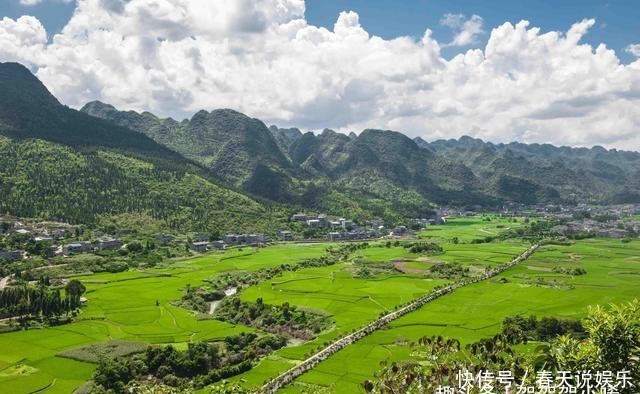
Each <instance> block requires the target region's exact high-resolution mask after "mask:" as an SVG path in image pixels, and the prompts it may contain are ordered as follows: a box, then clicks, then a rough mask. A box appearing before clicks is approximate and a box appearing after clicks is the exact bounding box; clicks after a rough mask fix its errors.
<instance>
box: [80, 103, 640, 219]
mask: <svg viewBox="0 0 640 394" xmlns="http://www.w3.org/2000/svg"><path fill="white" fill-rule="evenodd" d="M82 111H84V112H86V113H88V114H90V115H93V116H96V117H100V118H103V119H106V120H109V121H111V122H114V123H117V124H118V125H121V126H125V127H129V128H132V129H133V130H136V131H138V132H140V133H143V134H146V135H147V136H149V137H151V138H153V139H155V140H156V141H157V142H160V143H162V144H164V145H166V146H167V147H169V148H171V149H174V150H176V151H177V152H180V153H182V154H183V155H185V156H186V157H188V158H190V159H193V160H194V161H196V162H199V163H201V164H202V165H204V166H205V167H207V168H210V169H211V170H212V171H213V172H214V173H215V174H216V176H218V177H219V178H220V179H223V180H226V181H228V182H230V183H229V184H230V185H231V186H233V187H235V188H238V189H239V190H241V191H244V192H247V193H250V194H252V195H257V196H260V197H263V198H267V199H270V200H274V201H280V202H297V203H300V204H303V205H305V204H309V201H308V200H307V198H308V197H309V193H305V191H307V190H308V189H309V188H312V189H314V190H316V191H315V192H314V195H318V196H319V199H322V198H324V194H326V193H340V194H342V195H344V196H345V197H346V198H349V199H351V200H355V201H358V202H359V203H360V204H361V205H365V206H367V205H368V204H374V205H376V204H378V205H379V204H382V205H386V206H387V207H389V208H390V209H396V210H399V211H400V212H403V213H406V214H410V213H411V212H416V211H420V210H421V209H424V208H426V207H429V206H430V203H436V204H449V203H455V204H469V205H499V204H501V203H504V202H507V201H512V202H518V203H525V204H534V203H546V202H548V203H559V202H563V203H572V202H577V201H592V202H598V203H614V202H615V203H624V202H640V193H639V191H640V177H639V175H640V154H639V153H637V152H626V151H617V150H606V149H604V148H602V147H594V148H591V149H586V148H569V147H555V146H552V145H547V144H543V145H541V144H522V143H510V144H493V143H490V142H484V141H482V140H479V139H473V138H471V137H466V136H465V137H461V138H460V139H458V140H454V139H451V140H438V141H434V142H427V141H425V140H423V139H422V138H420V137H418V138H415V139H413V140H411V139H410V138H408V137H406V136H405V135H403V134H401V133H398V132H394V131H388V130H364V131H363V132H362V133H360V134H359V135H358V136H356V135H355V134H351V135H349V136H348V135H345V134H341V133H336V132H334V131H332V130H329V129H325V130H324V131H323V132H322V133H320V134H314V133H311V132H307V133H302V132H301V131H300V130H299V129H297V128H290V129H281V128H278V127H276V126H271V127H269V128H267V126H266V125H265V124H263V123H262V122H260V121H259V120H257V119H251V118H249V117H247V116H245V115H242V114H240V113H238V112H235V111H232V110H216V111H213V112H210V113H208V112H204V111H200V112H198V113H197V114H196V115H194V117H193V118H191V119H190V120H185V121H182V122H176V121H174V120H172V119H159V118H157V117H156V116H154V115H152V114H149V113H146V112H145V113H142V114H138V113H136V112H132V111H129V112H122V111H118V110H116V109H115V108H114V107H112V106H110V105H107V104H103V103H100V102H92V103H89V104H87V105H86V106H85V107H84V108H83V109H82ZM151 120H153V121H151ZM168 124H170V125H172V126H171V127H165V128H162V127H161V125H168ZM160 130H162V132H160ZM255 141H259V146H257V145H256V144H253V142H255ZM316 187H317V188H316ZM318 188H319V190H317V189H318ZM318 193H319V194H318ZM316 200H318V199H316ZM311 205H322V203H321V202H318V201H311ZM392 207H393V208H392Z"/></svg>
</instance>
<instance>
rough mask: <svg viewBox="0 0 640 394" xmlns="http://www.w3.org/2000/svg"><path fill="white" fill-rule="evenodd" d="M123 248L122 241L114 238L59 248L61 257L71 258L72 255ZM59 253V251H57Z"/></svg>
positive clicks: (78, 242) (70, 244) (79, 242)
mask: <svg viewBox="0 0 640 394" xmlns="http://www.w3.org/2000/svg"><path fill="white" fill-rule="evenodd" d="M120 248H122V241H120V240H119V239H117V238H114V237H103V238H99V239H97V240H96V241H94V242H89V241H77V242H72V243H68V244H65V245H62V247H61V248H59V251H60V252H61V253H59V255H65V256H69V255H72V254H79V253H87V252H93V251H100V250H118V249H120ZM57 253H58V251H57Z"/></svg>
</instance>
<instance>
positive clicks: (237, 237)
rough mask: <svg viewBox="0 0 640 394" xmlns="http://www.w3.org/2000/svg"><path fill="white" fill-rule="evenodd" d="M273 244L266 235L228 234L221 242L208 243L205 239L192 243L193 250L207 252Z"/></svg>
mask: <svg viewBox="0 0 640 394" xmlns="http://www.w3.org/2000/svg"><path fill="white" fill-rule="evenodd" d="M269 242H271V239H270V238H269V237H267V236H266V235H264V234H227V235H225V236H224V237H223V239H221V240H217V241H208V240H207V239H205V238H204V237H201V238H199V239H197V240H196V241H195V242H192V243H191V250H194V251H196V252H201V253H202V252H207V251H209V250H223V249H226V248H227V247H228V246H242V245H246V246H261V245H265V244H267V243H269Z"/></svg>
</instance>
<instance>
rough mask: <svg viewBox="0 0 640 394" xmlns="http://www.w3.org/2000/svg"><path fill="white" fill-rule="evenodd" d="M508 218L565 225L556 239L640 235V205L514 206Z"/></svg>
mask: <svg viewBox="0 0 640 394" xmlns="http://www.w3.org/2000/svg"><path fill="white" fill-rule="evenodd" d="M507 214H509V215H528V216H532V217H542V218H548V219H556V220H558V221H560V222H561V223H562V224H559V225H557V226H555V227H553V228H552V232H553V233H554V234H556V235H565V236H568V235H573V234H577V233H583V234H589V235H591V236H596V237H608V238H627V237H636V236H638V235H639V234H640V205H638V204H623V205H612V206H595V205H589V204H586V203H580V204H576V205H559V204H538V205H535V206H529V207H525V206H519V207H515V206H510V207H508V208H505V209H504V210H503V215H507Z"/></svg>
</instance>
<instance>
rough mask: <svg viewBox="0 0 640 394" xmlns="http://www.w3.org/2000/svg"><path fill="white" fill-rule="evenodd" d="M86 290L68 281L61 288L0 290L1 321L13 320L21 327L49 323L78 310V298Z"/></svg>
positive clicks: (33, 287) (35, 287) (42, 285)
mask: <svg viewBox="0 0 640 394" xmlns="http://www.w3.org/2000/svg"><path fill="white" fill-rule="evenodd" d="M85 290H86V289H85V287H84V285H83V284H82V283H80V281H78V280H75V279H74V280H71V281H70V282H69V283H68V284H67V285H66V287H65V288H64V292H65V297H62V292H61V289H59V288H49V287H48V286H46V284H44V283H41V284H40V285H38V286H29V285H22V286H16V287H7V288H5V289H3V290H0V318H8V317H15V318H17V319H18V320H20V321H21V322H22V323H26V322H27V321H28V320H30V319H43V320H49V319H52V318H59V317H61V316H63V315H69V314H70V313H71V312H73V311H75V310H76V309H77V308H79V307H80V304H81V302H80V297H81V296H82V294H84V292H85Z"/></svg>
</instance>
